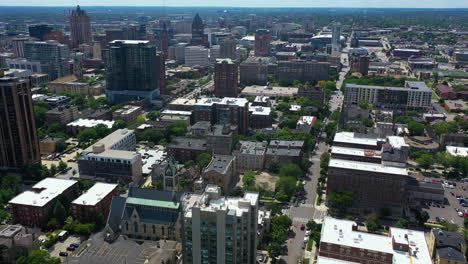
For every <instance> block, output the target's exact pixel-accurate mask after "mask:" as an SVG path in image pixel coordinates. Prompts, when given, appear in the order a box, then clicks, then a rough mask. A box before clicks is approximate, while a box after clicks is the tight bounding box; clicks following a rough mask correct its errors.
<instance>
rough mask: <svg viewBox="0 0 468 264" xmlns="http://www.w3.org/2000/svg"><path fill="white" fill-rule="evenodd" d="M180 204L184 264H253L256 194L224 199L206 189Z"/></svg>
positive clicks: (217, 189) (215, 189)
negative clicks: (181, 209)
mask: <svg viewBox="0 0 468 264" xmlns="http://www.w3.org/2000/svg"><path fill="white" fill-rule="evenodd" d="M182 203H183V208H184V209H183V239H182V241H183V245H182V255H183V261H184V263H193V264H201V263H245V264H254V263H256V251H257V218H258V207H259V205H258V203H259V195H258V193H253V192H246V193H245V194H244V196H243V197H227V198H225V197H222V196H221V188H220V187H218V186H216V185H207V186H206V188H205V191H204V193H203V194H187V195H185V196H184V197H183V199H182Z"/></svg>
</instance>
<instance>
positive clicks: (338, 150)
mask: <svg viewBox="0 0 468 264" xmlns="http://www.w3.org/2000/svg"><path fill="white" fill-rule="evenodd" d="M331 153H332V154H342V155H350V156H359V157H365V156H366V157H376V158H380V157H381V155H382V153H381V152H380V151H377V150H365V149H358V148H345V147H337V146H333V147H332V151H331Z"/></svg>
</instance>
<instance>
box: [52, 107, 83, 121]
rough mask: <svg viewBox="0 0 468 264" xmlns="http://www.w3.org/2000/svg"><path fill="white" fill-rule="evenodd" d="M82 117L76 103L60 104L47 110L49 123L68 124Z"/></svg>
mask: <svg viewBox="0 0 468 264" xmlns="http://www.w3.org/2000/svg"><path fill="white" fill-rule="evenodd" d="M79 117H80V114H79V112H78V108H77V107H76V106H74V105H67V106H59V107H56V108H54V109H51V110H49V111H47V112H46V116H45V118H46V122H47V124H49V125H52V124H54V123H58V124H61V125H66V124H68V123H70V122H73V121H75V120H76V119H78V118H79Z"/></svg>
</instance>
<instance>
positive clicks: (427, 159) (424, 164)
mask: <svg viewBox="0 0 468 264" xmlns="http://www.w3.org/2000/svg"><path fill="white" fill-rule="evenodd" d="M416 162H417V163H418V165H419V166H421V168H423V169H425V170H427V169H429V168H430V167H431V166H432V165H434V163H435V160H434V158H433V157H432V155H429V154H422V155H421V157H419V158H417V159H416Z"/></svg>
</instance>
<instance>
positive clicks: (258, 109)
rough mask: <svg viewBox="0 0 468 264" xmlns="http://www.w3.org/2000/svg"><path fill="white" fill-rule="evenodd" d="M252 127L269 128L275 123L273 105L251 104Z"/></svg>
mask: <svg viewBox="0 0 468 264" xmlns="http://www.w3.org/2000/svg"><path fill="white" fill-rule="evenodd" d="M249 112H250V127H252V128H255V129H261V128H269V127H271V126H272V124H273V118H272V116H271V107H264V106H250V107H249Z"/></svg>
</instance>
